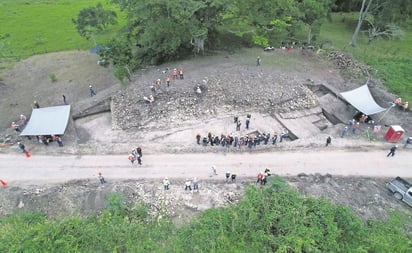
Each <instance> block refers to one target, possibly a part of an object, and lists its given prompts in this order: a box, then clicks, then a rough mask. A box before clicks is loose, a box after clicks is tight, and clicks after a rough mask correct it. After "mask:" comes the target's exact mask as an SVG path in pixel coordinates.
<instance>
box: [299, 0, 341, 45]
mask: <svg viewBox="0 0 412 253" xmlns="http://www.w3.org/2000/svg"><path fill="white" fill-rule="evenodd" d="M298 6H299V10H300V12H301V17H300V20H301V21H302V22H303V23H304V24H305V25H307V26H308V35H307V43H308V44H311V42H312V38H313V37H314V36H315V35H316V34H319V32H320V27H321V25H322V23H323V21H324V20H325V18H326V17H327V16H328V14H329V12H330V11H331V9H332V6H333V0H322V1H319V0H303V1H298Z"/></svg>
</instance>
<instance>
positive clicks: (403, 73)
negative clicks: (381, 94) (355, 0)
mask: <svg viewBox="0 0 412 253" xmlns="http://www.w3.org/2000/svg"><path fill="white" fill-rule="evenodd" d="M357 18H358V16H357V13H353V14H340V13H339V14H334V15H333V16H332V22H331V23H325V24H324V25H323V26H322V30H321V40H329V41H331V42H332V46H333V47H335V48H339V49H343V50H345V51H348V52H350V53H352V54H353V55H354V56H355V58H356V59H358V60H360V61H362V62H364V63H366V64H368V65H370V66H371V67H372V68H373V69H374V71H373V73H372V74H373V75H374V76H377V77H380V78H381V79H382V80H383V82H384V84H385V85H386V86H387V87H388V88H389V90H390V91H392V92H393V93H395V94H397V95H399V96H401V97H402V98H403V100H404V101H412V89H411V88H412V75H411V73H412V60H411V57H412V47H411V45H412V34H411V33H410V32H409V31H410V30H411V29H410V27H408V28H406V29H405V28H403V29H404V31H405V36H404V37H403V38H402V39H394V40H386V39H376V40H374V41H373V42H372V43H370V44H368V40H367V37H366V34H364V33H360V34H359V38H358V46H357V47H356V48H354V47H351V46H350V45H349V42H350V40H351V38H352V34H353V31H354V30H355V27H356V24H357Z"/></svg>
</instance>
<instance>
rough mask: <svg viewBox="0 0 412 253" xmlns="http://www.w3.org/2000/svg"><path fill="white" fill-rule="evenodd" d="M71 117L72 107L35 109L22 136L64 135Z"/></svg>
mask: <svg viewBox="0 0 412 253" xmlns="http://www.w3.org/2000/svg"><path fill="white" fill-rule="evenodd" d="M69 117H70V105H62V106H53V107H45V108H38V109H33V112H32V113H31V116H30V120H29V121H28V122H27V125H26V127H25V128H24V130H23V131H22V132H21V134H20V135H21V136H27V135H63V134H64V132H65V131H66V127H67V124H68V122H69Z"/></svg>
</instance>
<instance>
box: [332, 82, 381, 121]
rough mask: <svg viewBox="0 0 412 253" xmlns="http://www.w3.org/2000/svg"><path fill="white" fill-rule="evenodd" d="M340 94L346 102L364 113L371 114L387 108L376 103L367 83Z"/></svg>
mask: <svg viewBox="0 0 412 253" xmlns="http://www.w3.org/2000/svg"><path fill="white" fill-rule="evenodd" d="M340 94H341V95H342V97H343V98H344V99H345V100H346V101H347V102H348V103H350V104H351V105H352V106H353V107H355V108H356V109H357V110H358V111H360V112H362V113H364V114H365V115H373V114H376V113H380V112H383V111H386V110H387V109H388V108H383V107H381V106H379V105H378V104H377V103H376V101H375V99H374V98H373V97H372V94H371V92H370V91H369V88H368V85H367V84H365V85H363V86H361V87H359V88H356V89H353V90H350V91H346V92H341V93H340Z"/></svg>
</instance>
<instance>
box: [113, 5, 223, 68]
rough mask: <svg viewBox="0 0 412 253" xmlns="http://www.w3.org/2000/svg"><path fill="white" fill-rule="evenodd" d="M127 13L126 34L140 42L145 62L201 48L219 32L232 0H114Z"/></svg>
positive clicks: (161, 59)
mask: <svg viewBox="0 0 412 253" xmlns="http://www.w3.org/2000/svg"><path fill="white" fill-rule="evenodd" d="M112 2H113V3H115V4H118V5H119V6H120V8H121V10H124V11H126V12H127V13H128V19H129V23H128V26H127V34H128V35H127V36H128V39H129V40H130V42H133V43H134V44H135V45H138V46H139V48H140V49H139V51H140V55H139V56H140V57H142V59H143V61H144V62H148V63H152V64H158V63H161V62H164V61H167V60H170V59H176V57H178V56H179V55H182V54H184V53H186V52H187V51H189V50H190V49H192V50H194V51H196V52H199V51H200V50H202V48H204V45H205V41H206V40H207V38H208V37H209V36H210V34H212V33H214V32H216V26H217V25H218V24H219V23H220V19H221V13H222V12H223V11H224V9H225V7H226V6H227V5H228V4H229V3H230V1H229V0H202V1H197V0H180V1H177V2H176V1H174V2H172V1H167V0H158V1H142V0H138V1H131V0H112Z"/></svg>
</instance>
